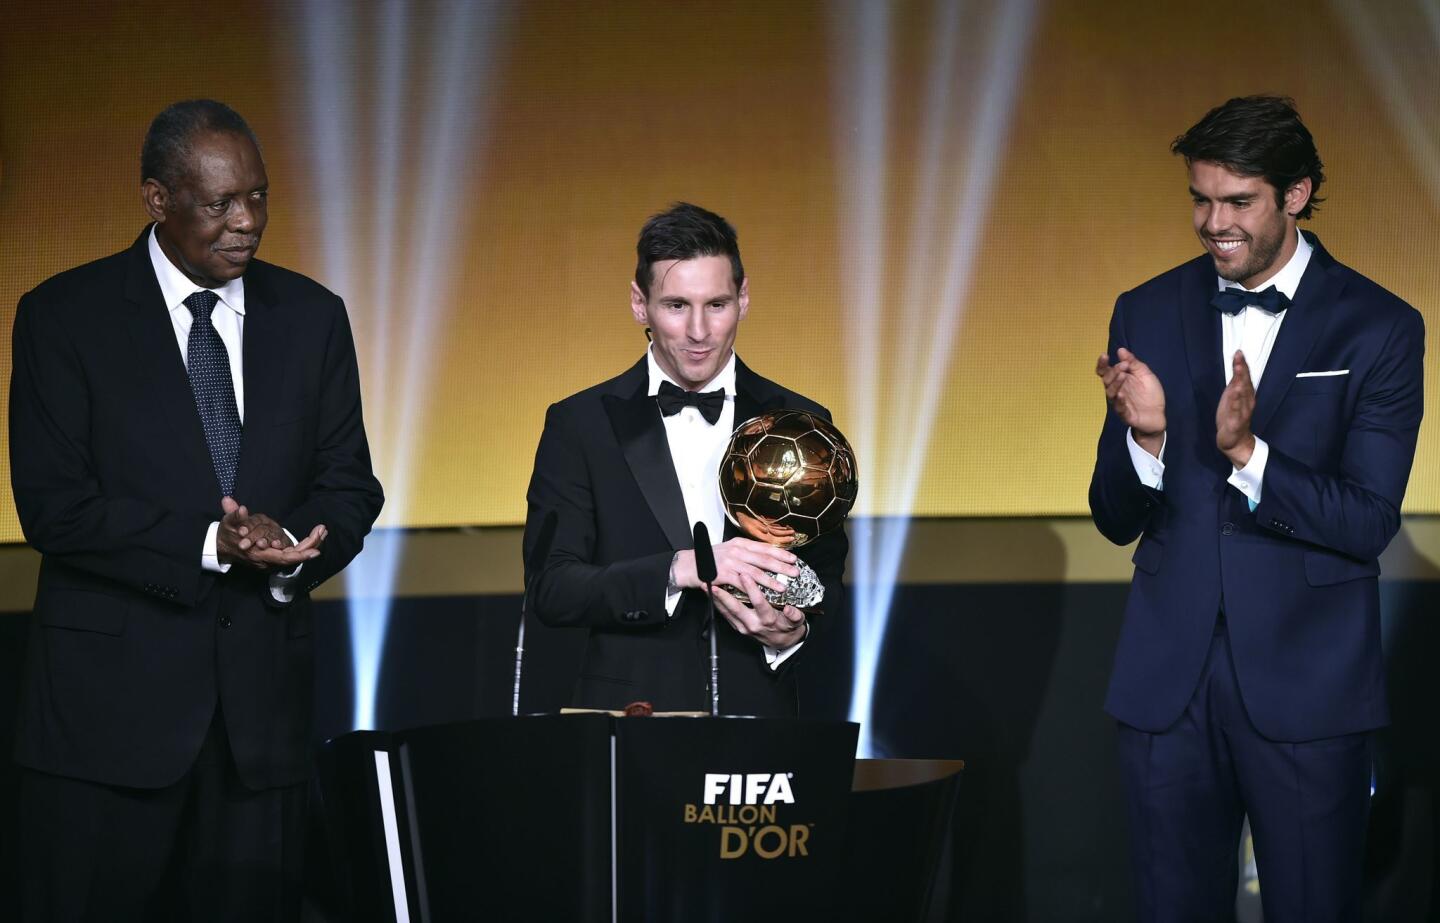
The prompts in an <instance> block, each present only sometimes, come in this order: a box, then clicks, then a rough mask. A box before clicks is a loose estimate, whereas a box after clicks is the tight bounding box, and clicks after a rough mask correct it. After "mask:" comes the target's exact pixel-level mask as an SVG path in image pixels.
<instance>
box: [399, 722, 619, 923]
mask: <svg viewBox="0 0 1440 923" xmlns="http://www.w3.org/2000/svg"><path fill="white" fill-rule="evenodd" d="M610 725H611V719H610V718H609V717H607V716H604V715H575V716H564V717H561V716H543V717H533V718H524V719H519V720H517V719H514V718H500V719H493V720H485V721H473V722H466V723H465V724H461V725H440V726H436V727H427V728H419V729H416V730H412V731H407V732H405V733H404V735H403V738H404V742H403V743H402V744H401V746H400V748H399V753H400V759H401V761H402V766H403V770H404V776H403V777H404V781H405V784H406V785H408V786H409V790H408V791H407V792H406V801H407V804H408V807H409V809H410V817H409V824H410V827H411V830H412V831H413V832H414V834H415V839H417V840H418V844H417V845H418V848H416V849H415V850H414V852H415V862H414V866H413V868H414V870H415V875H414V877H415V879H416V889H417V890H418V891H419V892H420V895H419V896H420V900H421V901H422V902H423V903H424V905H425V912H424V913H422V914H420V918H421V919H426V920H434V921H437V923H438V921H445V920H467V921H470V920H477V921H478V920H497V921H500V920H575V921H589V920H597V921H599V920H609V919H611V901H610V868H609V863H608V862H607V861H605V857H607V856H608V855H609V853H610V843H611V826H610Z"/></svg>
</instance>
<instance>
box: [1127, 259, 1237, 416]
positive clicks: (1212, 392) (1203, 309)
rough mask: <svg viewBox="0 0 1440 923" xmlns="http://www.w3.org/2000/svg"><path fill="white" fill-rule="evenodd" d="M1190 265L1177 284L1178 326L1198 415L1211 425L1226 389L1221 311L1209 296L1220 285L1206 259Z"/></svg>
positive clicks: (1142, 358) (1142, 357)
mask: <svg viewBox="0 0 1440 923" xmlns="http://www.w3.org/2000/svg"><path fill="white" fill-rule="evenodd" d="M1190 265H1191V267H1192V268H1193V272H1187V273H1186V274H1185V275H1184V276H1183V277H1182V281H1181V283H1180V321H1181V323H1180V326H1181V328H1182V329H1183V330H1184V331H1185V354H1186V356H1187V357H1188V361H1189V363H1190V381H1191V383H1192V384H1193V386H1194V388H1195V400H1196V402H1197V404H1198V405H1199V410H1198V413H1199V414H1200V419H1201V420H1209V421H1210V422H1211V425H1212V426H1213V424H1214V421H1215V407H1216V405H1217V404H1219V403H1220V393H1221V392H1222V391H1224V390H1225V372H1224V366H1223V365H1222V363H1221V357H1220V350H1221V339H1220V312H1219V311H1216V310H1215V309H1214V308H1213V307H1211V305H1210V296H1211V295H1212V294H1214V292H1215V291H1217V290H1218V288H1219V284H1218V283H1217V282H1216V279H1215V271H1214V269H1213V267H1212V264H1211V262H1210V260H1209V259H1203V260H1197V261H1195V262H1193V263H1191V264H1190ZM1140 358H1141V360H1144V358H1145V357H1144V356H1141V357H1140Z"/></svg>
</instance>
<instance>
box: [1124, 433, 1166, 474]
mask: <svg viewBox="0 0 1440 923" xmlns="http://www.w3.org/2000/svg"><path fill="white" fill-rule="evenodd" d="M1165 440H1166V437H1165V436H1164V435H1161V437H1160V457H1159V458H1156V457H1155V456H1154V455H1151V454H1150V453H1149V452H1147V451H1145V450H1144V449H1142V448H1140V443H1138V442H1136V441H1135V433H1134V432H1133V431H1132V430H1130V429H1129V428H1128V427H1127V428H1126V430H1125V447H1126V448H1128V449H1129V450H1130V464H1132V465H1134V466H1135V476H1136V477H1138V478H1140V483H1141V484H1144V485H1145V486H1146V487H1149V488H1151V489H1152V490H1164V489H1165Z"/></svg>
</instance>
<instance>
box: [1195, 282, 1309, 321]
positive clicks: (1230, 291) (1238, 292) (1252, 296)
mask: <svg viewBox="0 0 1440 923" xmlns="http://www.w3.org/2000/svg"><path fill="white" fill-rule="evenodd" d="M1210 304H1212V305H1214V307H1215V310H1217V311H1219V312H1220V313H1221V314H1239V313H1240V312H1241V311H1243V310H1245V309H1246V308H1248V307H1250V306H1251V305H1255V306H1256V307H1260V308H1264V309H1265V310H1267V311H1269V312H1270V313H1271V314H1279V313H1281V312H1282V311H1284V310H1285V309H1286V308H1288V307H1290V299H1289V298H1286V297H1285V293H1284V292H1282V291H1280V290H1279V289H1278V288H1276V287H1275V286H1273V285H1272V286H1270V287H1269V288H1267V289H1266V290H1265V291H1263V292H1247V291H1245V290H1244V289H1239V288H1222V289H1221V290H1220V291H1218V292H1216V293H1215V297H1214V298H1211V299H1210Z"/></svg>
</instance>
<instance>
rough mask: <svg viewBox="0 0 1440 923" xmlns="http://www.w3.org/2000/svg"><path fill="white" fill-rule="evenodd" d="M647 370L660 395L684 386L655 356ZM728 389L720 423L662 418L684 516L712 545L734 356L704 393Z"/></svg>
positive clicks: (683, 416) (696, 413) (770, 658)
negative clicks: (701, 527) (701, 526)
mask: <svg viewBox="0 0 1440 923" xmlns="http://www.w3.org/2000/svg"><path fill="white" fill-rule="evenodd" d="M645 365H646V367H647V368H648V369H649V372H650V384H649V390H648V391H646V392H645V393H647V394H650V395H655V394H658V393H659V392H660V383H661V382H665V381H668V382H670V384H672V385H675V387H677V388H680V387H682V386H681V385H680V384H679V383H677V382H676V381H675V380H674V379H672V378H671V377H670V376H669V375H666V374H665V371H664V370H663V369H661V368H660V364H659V363H658V362H656V361H655V352H654V350H653V349H652V350H650V351H648V352H646V353H645ZM718 388H724V389H725V406H724V407H723V408H722V409H721V411H720V419H719V420H716V421H715V423H713V424H711V423H709V422H708V421H707V420H706V419H705V417H704V416H703V415H702V414H701V413H700V410H699V408H696V407H682V408H681V409H680V412H679V413H676V414H672V415H670V416H668V417H663V418H662V419H663V420H664V422H665V439H666V441H667V442H669V444H670V461H671V463H672V464H673V465H674V466H675V477H676V479H677V480H679V482H680V493H681V495H682V496H683V497H684V499H685V517H686V518H687V519H688V520H689V521H690V522H691V523H692V524H694V523H696V522H703V523H705V528H706V529H707V530H708V531H709V532H710V536H711V541H718V540H719V539H720V538H721V537H722V536H723V535H724V534H725V505H724V502H723V501H722V500H721V498H720V462H721V461H722V460H723V459H724V457H725V447H726V446H727V445H729V444H730V434H731V433H732V432H734V431H735V353H734V352H733V351H732V352H731V353H730V358H729V359H728V360H726V362H725V365H724V367H722V368H721V369H720V372H719V373H718V374H717V375H716V376H715V377H714V378H712V379H711V380H710V381H709V382H707V383H706V384H705V386H704V387H702V388H700V389H699V390H700V391H714V390H716V389H718ZM679 604H680V593H679V592H675V593H667V594H666V595H665V611H666V612H668V613H670V614H671V615H674V614H675V607H676V606H678V605H679ZM804 643H805V642H804V641H803V640H802V641H801V642H799V643H798V644H794V645H791V646H790V647H787V648H785V649H783V650H777V649H776V648H773V647H770V646H769V645H766V644H762V645H761V647H762V648H763V649H764V651H765V661H766V663H768V664H769V665H770V667H771V668H772V669H774V668H775V667H778V666H779V665H780V664H781V663H784V662H785V660H786V658H788V657H789V656H790V655H791V654H793V653H795V652H796V651H798V650H799V649H800V645H801V644H804Z"/></svg>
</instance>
